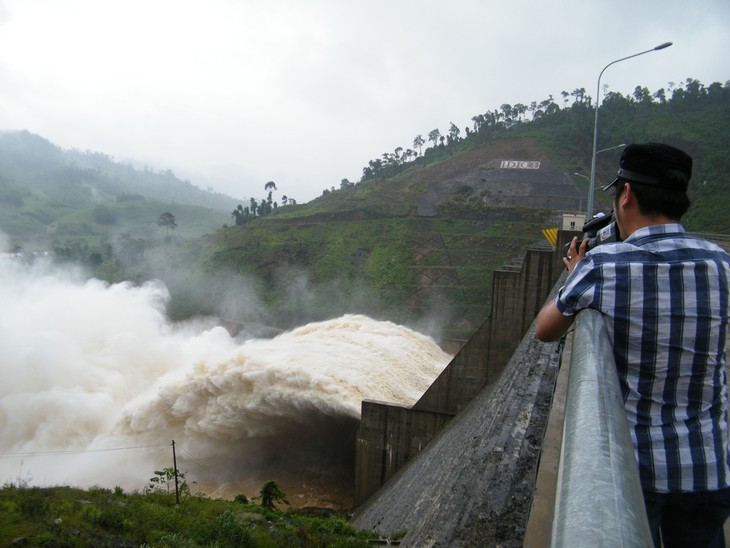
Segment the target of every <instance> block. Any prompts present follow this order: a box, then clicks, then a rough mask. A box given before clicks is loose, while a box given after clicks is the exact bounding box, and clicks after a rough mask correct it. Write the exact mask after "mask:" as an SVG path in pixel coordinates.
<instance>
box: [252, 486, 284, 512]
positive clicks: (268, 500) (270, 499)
mask: <svg viewBox="0 0 730 548" xmlns="http://www.w3.org/2000/svg"><path fill="white" fill-rule="evenodd" d="M285 497H286V495H285V494H284V493H283V492H282V491H281V489H279V484H278V483H276V480H267V481H266V482H265V483H264V485H263V486H262V487H261V490H260V491H259V496H258V497H256V498H258V499H261V506H263V507H264V508H266V509H267V510H276V506H275V505H274V503H275V502H283V503H284V504H287V505H288V504H289V501H288V500H286V498H285Z"/></svg>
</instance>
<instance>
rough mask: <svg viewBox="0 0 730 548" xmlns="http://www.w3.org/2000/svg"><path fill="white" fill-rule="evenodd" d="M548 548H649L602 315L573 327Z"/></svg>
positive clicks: (588, 313) (586, 314) (586, 315)
mask: <svg viewBox="0 0 730 548" xmlns="http://www.w3.org/2000/svg"><path fill="white" fill-rule="evenodd" d="M574 326H575V332H574V338H573V341H574V342H573V348H572V358H571V363H570V377H569V380H568V393H567V399H566V403H565V420H564V425H563V439H562V447H561V451H560V463H559V468H558V480H557V490H556V494H555V506H554V508H553V517H552V523H551V530H550V540H549V546H555V547H558V546H571V547H572V546H576V542H578V543H579V544H580V546H612V547H613V546H641V547H645V546H652V545H653V543H652V539H651V533H650V531H649V523H648V520H647V517H646V510H645V507H644V496H643V494H642V491H641V485H640V483H639V472H638V467H637V465H636V459H635V457H634V450H633V445H632V442H631V435H630V433H629V428H628V424H627V422H626V413H625V411H624V406H623V399H622V397H621V391H620V388H619V383H618V375H617V373H616V366H615V362H614V359H613V352H612V350H611V345H610V341H609V339H608V334H607V333H606V328H605V325H604V321H603V317H602V316H601V314H600V313H598V312H596V311H593V310H584V311H583V312H581V313H579V314H578V316H577V318H576V321H575V324H574Z"/></svg>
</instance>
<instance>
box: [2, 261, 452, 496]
mask: <svg viewBox="0 0 730 548" xmlns="http://www.w3.org/2000/svg"><path fill="white" fill-rule="evenodd" d="M168 300H169V293H168V291H167V288H166V287H165V286H164V285H163V284H162V283H160V282H149V283H145V284H144V285H141V286H135V285H133V284H131V283H119V284H112V285H110V284H106V283H104V282H101V281H98V280H94V279H87V277H86V276H85V274H84V273H83V272H81V271H78V270H73V269H64V270H60V269H58V268H57V267H54V266H53V265H51V264H41V263H39V262H36V263H35V264H34V265H24V264H22V263H20V262H19V261H17V260H12V259H8V258H3V259H0V302H2V303H3V306H2V314H1V315H0V348H1V349H2V351H1V358H0V373H2V379H3V382H2V384H0V481H2V482H3V483H22V484H32V485H58V484H66V485H75V486H80V487H88V486H92V485H99V486H104V487H110V488H111V487H114V486H117V485H118V486H121V487H123V488H124V489H131V490H142V489H144V487H145V486H146V485H147V483H148V481H149V478H150V477H151V476H152V475H153V471H154V470H158V469H161V468H164V467H171V466H172V452H171V448H170V446H171V442H172V440H175V443H176V446H177V448H178V455H177V458H178V468H179V469H181V471H183V472H184V473H185V474H186V476H187V480H188V482H189V483H193V482H195V484H196V485H197V487H196V488H197V489H200V490H202V491H203V492H205V493H206V494H213V495H219V496H233V495H234V494H237V493H245V494H247V495H248V496H251V495H253V494H255V493H256V491H255V490H254V489H255V488H256V486H260V484H261V482H262V481H263V480H265V479H277V480H280V483H281V484H282V485H283V486H284V488H285V489H290V490H293V492H291V493H287V494H288V495H289V498H290V500H292V499H293V500H292V503H293V504H296V503H297V502H299V503H301V504H305V503H307V502H308V501H315V502H316V503H317V504H320V505H321V503H322V501H321V499H323V498H324V499H336V498H337V496H336V495H333V494H332V491H333V490H340V491H342V492H344V495H343V496H344V498H347V491H348V489H349V487H348V485H350V484H352V481H353V472H354V470H353V465H354V439H355V432H356V429H357V425H358V422H359V418H360V404H361V401H362V400H363V399H376V400H383V401H389V402H394V403H401V404H405V405H409V404H412V403H414V402H415V401H416V400H417V399H418V398H419V397H420V396H421V395H422V393H423V392H424V391H425V390H426V389H427V388H428V386H430V384H431V383H432V381H433V380H434V379H435V378H436V376H438V374H439V373H440V372H441V371H442V370H443V368H444V367H445V366H446V365H447V364H448V361H449V359H450V357H449V355H448V354H446V353H444V352H443V351H442V350H441V349H440V348H439V346H438V345H437V344H436V343H435V342H434V341H433V340H432V339H431V338H429V337H427V336H425V335H422V334H420V333H417V332H415V331H413V330H411V329H408V328H406V327H404V326H400V325H396V324H394V323H391V322H385V321H376V320H374V319H371V318H369V317H367V316H363V315H344V316H340V317H337V318H334V319H330V320H326V321H321V322H316V323H310V324H307V325H303V326H301V327H298V328H295V329H292V330H290V331H287V332H284V333H282V334H280V335H278V336H276V337H274V338H271V339H249V340H241V339H240V338H236V337H234V336H231V335H230V334H229V332H228V331H227V330H226V329H224V328H223V327H220V326H218V325H216V324H215V322H214V321H212V319H203V320H199V321H195V322H188V323H184V324H179V323H178V324H172V323H171V322H169V321H168V319H167V316H166V313H165V307H166V304H167V302H168ZM193 490H195V489H193ZM340 494H342V493H340ZM297 497H300V499H301V500H297Z"/></svg>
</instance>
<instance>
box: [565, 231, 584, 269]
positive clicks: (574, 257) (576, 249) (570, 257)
mask: <svg viewBox="0 0 730 548" xmlns="http://www.w3.org/2000/svg"><path fill="white" fill-rule="evenodd" d="M587 247H588V238H586V239H584V240H583V241H582V242H581V243H580V245H578V236H574V237H573V240H572V241H571V242H570V247H569V248H568V254H567V255H566V256H565V257H563V264H564V265H565V268H567V269H568V274H570V273H572V272H573V269H574V268H575V265H577V264H578V261H580V260H581V259H582V258H583V257H585V256H586V250H587V249H586V248H587Z"/></svg>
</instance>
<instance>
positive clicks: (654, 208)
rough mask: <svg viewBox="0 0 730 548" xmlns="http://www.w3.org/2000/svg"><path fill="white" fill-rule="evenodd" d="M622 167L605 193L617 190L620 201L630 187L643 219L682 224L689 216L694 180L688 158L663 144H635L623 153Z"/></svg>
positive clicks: (677, 150)
mask: <svg viewBox="0 0 730 548" xmlns="http://www.w3.org/2000/svg"><path fill="white" fill-rule="evenodd" d="M619 166H620V169H619V170H618V176H617V177H616V179H614V180H613V182H611V184H609V185H607V186H605V187H604V189H603V190H608V189H609V188H615V192H616V194H615V195H616V197H617V198H618V197H619V196H620V194H621V192H622V191H623V189H624V186H625V185H626V183H629V185H630V187H631V190H632V192H633V193H634V195H635V196H636V200H637V202H638V205H639V209H640V211H641V213H642V214H643V215H649V216H653V215H661V216H664V217H669V218H670V219H674V220H679V219H680V218H681V217H682V215H684V214H685V213H686V212H687V209H688V208H689V196H688V195H687V186H688V185H689V180H690V178H691V177H692V158H691V157H690V156H689V155H688V154H686V153H684V152H682V151H681V150H679V149H678V148H674V147H672V146H669V145H665V144H662V143H646V144H634V145H629V146H627V147H626V148H625V149H624V151H623V153H622V154H621V161H620V163H619ZM615 205H616V204H614V206H615Z"/></svg>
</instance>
